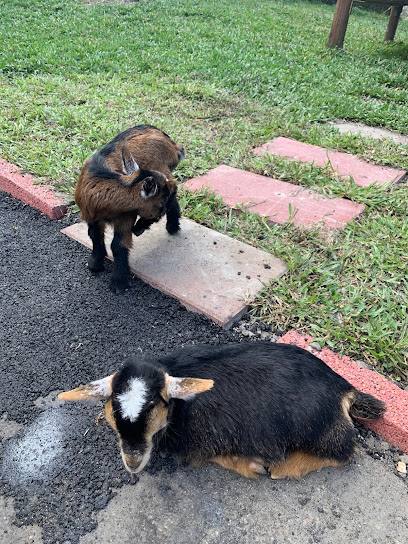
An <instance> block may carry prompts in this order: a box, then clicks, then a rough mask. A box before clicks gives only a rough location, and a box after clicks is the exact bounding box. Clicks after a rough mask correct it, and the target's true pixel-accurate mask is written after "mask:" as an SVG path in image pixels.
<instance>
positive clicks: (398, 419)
mask: <svg viewBox="0 0 408 544" xmlns="http://www.w3.org/2000/svg"><path fill="white" fill-rule="evenodd" d="M279 342H281V343H286V344H296V345H297V346H299V347H301V348H304V349H308V350H309V351H312V352H313V353H314V355H316V357H319V359H321V360H322V361H324V362H325V363H326V364H327V365H328V366H330V368H332V369H333V370H334V371H335V372H337V373H338V374H340V375H341V376H343V378H345V379H346V380H347V381H349V382H350V383H351V384H352V385H354V387H356V388H357V389H359V390H360V391H364V393H370V394H371V395H374V396H375V397H377V398H379V399H381V400H382V401H384V402H385V403H386V405H387V412H386V413H385V416H384V417H383V418H381V419H380V420H378V421H362V422H361V423H363V424H364V425H365V426H366V427H369V428H370V429H372V430H373V431H375V432H376V433H377V434H379V435H380V436H382V437H383V438H385V440H387V442H389V443H390V444H392V445H393V446H396V447H397V448H399V449H400V450H402V451H404V452H405V453H408V391H403V390H402V389H400V388H399V387H397V386H396V385H394V384H393V383H391V382H390V381H389V380H387V379H386V378H385V377H384V376H381V374H378V373H377V372H374V371H373V370H370V369H368V368H363V367H361V366H360V365H359V364H358V363H357V362H356V361H353V360H352V359H350V358H349V357H346V356H343V357H339V356H338V355H336V354H335V353H333V352H332V351H331V350H329V349H327V348H324V349H322V350H321V351H313V350H312V349H311V348H310V347H309V344H310V342H312V337H311V336H308V335H301V334H299V333H297V332H296V331H290V332H288V333H286V334H285V335H284V336H282V338H281V339H280V340H279Z"/></svg>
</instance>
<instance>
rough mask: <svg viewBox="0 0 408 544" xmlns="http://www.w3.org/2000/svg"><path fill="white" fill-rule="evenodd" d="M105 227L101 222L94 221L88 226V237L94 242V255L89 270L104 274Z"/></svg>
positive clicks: (91, 257) (90, 260)
mask: <svg viewBox="0 0 408 544" xmlns="http://www.w3.org/2000/svg"><path fill="white" fill-rule="evenodd" d="M104 230H105V225H104V224H103V223H100V222H99V221H94V222H93V223H90V224H89V225H88V235H89V237H90V239H91V240H92V254H91V256H90V258H89V261H88V268H89V270H90V271H91V272H93V273H97V272H102V270H103V269H104V264H103V261H104V259H105V257H106V248H105V239H104Z"/></svg>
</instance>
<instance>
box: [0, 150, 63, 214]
mask: <svg viewBox="0 0 408 544" xmlns="http://www.w3.org/2000/svg"><path fill="white" fill-rule="evenodd" d="M18 170H19V169H18V167H17V166H14V164H11V163H9V162H7V161H5V160H3V159H2V158H1V157H0V190H1V191H5V192H6V193H9V194H11V195H12V196H14V197H15V198H18V199H19V200H21V201H22V202H24V203H25V204H29V205H30V206H31V207H32V208H36V209H37V210H40V212H42V213H44V214H46V215H48V217H50V218H51V219H61V217H62V216H63V215H65V213H66V211H67V207H66V205H65V203H64V201H63V200H62V198H59V197H57V196H56V195H55V194H54V192H53V189H52V188H51V187H49V186H47V185H34V182H35V178H33V177H32V176H30V174H24V175H22V174H20V173H19V171H18Z"/></svg>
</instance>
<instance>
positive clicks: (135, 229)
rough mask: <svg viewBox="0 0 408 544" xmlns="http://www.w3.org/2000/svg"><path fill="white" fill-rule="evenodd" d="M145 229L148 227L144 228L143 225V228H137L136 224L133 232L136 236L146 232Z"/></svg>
mask: <svg viewBox="0 0 408 544" xmlns="http://www.w3.org/2000/svg"><path fill="white" fill-rule="evenodd" d="M145 230H146V229H144V228H143V227H142V228H136V226H135V227H133V229H132V232H133V234H134V235H135V236H140V235H141V234H143V233H144V231H145Z"/></svg>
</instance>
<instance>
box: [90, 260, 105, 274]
mask: <svg viewBox="0 0 408 544" xmlns="http://www.w3.org/2000/svg"><path fill="white" fill-rule="evenodd" d="M88 269H89V270H90V271H91V272H92V273H94V274H96V273H98V272H102V271H103V270H105V266H104V264H103V260H102V261H101V260H100V259H96V258H95V257H93V256H91V257H90V259H89V261H88Z"/></svg>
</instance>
